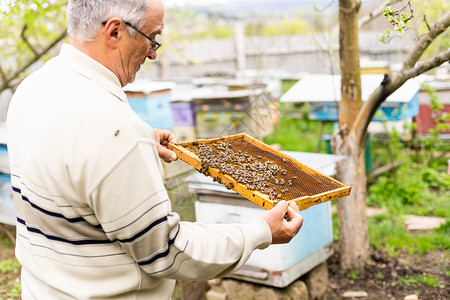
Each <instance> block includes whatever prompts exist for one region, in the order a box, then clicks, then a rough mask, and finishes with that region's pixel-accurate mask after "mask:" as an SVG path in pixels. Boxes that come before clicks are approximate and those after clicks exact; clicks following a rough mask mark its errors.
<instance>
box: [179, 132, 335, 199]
mask: <svg viewBox="0 0 450 300" xmlns="http://www.w3.org/2000/svg"><path fill="white" fill-rule="evenodd" d="M186 148H187V149H188V150H190V151H192V152H193V153H195V154H196V155H197V156H198V157H199V158H200V160H201V169H200V172H202V173H205V174H206V173H207V172H208V167H211V168H216V169H217V170H218V171H219V172H220V173H221V174H227V175H229V176H231V177H232V178H233V179H234V180H235V181H236V182H238V183H241V184H242V185H244V186H245V187H246V188H247V189H249V190H253V191H259V192H261V193H263V194H266V195H268V197H269V199H270V200H275V201H278V200H281V199H282V200H293V199H297V198H300V197H304V196H312V195H316V194H321V193H324V192H328V191H332V190H334V189H337V188H340V187H341V185H340V184H339V183H337V182H335V181H332V180H330V179H329V178H327V177H325V176H322V175H320V174H310V173H307V172H304V171H303V170H302V169H301V168H299V167H298V166H297V165H295V164H294V163H292V162H291V161H290V160H287V159H285V158H283V157H281V156H278V155H276V154H275V153H272V152H269V151H265V150H263V149H261V148H258V147H257V146H255V145H253V144H251V143H249V142H246V141H242V140H233V141H225V142H215V143H202V144H199V143H193V144H191V145H189V146H187V147H186ZM206 175H209V174H206ZM213 179H214V180H215V181H218V182H220V181H221V178H220V177H219V176H216V177H214V178H213Z"/></svg>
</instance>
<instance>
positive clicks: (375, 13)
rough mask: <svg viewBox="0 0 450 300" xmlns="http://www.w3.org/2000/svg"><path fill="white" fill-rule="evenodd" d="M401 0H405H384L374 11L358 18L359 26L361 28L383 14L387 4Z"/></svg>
mask: <svg viewBox="0 0 450 300" xmlns="http://www.w3.org/2000/svg"><path fill="white" fill-rule="evenodd" d="M401 1H403V0H386V1H384V2H383V3H381V4H380V6H378V7H377V8H375V9H374V10H373V11H372V12H370V13H369V14H367V15H365V16H363V17H361V18H359V20H358V28H360V29H361V28H362V27H364V26H365V25H366V24H368V23H370V22H372V20H373V19H375V18H377V17H379V16H381V14H382V13H383V9H385V8H386V6H388V5H392V4H394V3H397V2H401Z"/></svg>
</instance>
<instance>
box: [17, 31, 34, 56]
mask: <svg viewBox="0 0 450 300" xmlns="http://www.w3.org/2000/svg"><path fill="white" fill-rule="evenodd" d="M27 29H28V25H27V24H25V25H23V28H22V32H21V33H20V36H21V37H22V41H24V42H25V43H26V44H27V45H28V48H30V50H31V51H33V53H34V55H38V53H37V51H36V50H34V47H33V46H32V45H31V44H30V42H29V41H28V39H27V37H26V36H25V31H27Z"/></svg>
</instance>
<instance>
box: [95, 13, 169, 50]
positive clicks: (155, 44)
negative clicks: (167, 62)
mask: <svg viewBox="0 0 450 300" xmlns="http://www.w3.org/2000/svg"><path fill="white" fill-rule="evenodd" d="M124 23H125V25H128V26H130V27H131V28H133V29H134V30H136V31H137V32H138V33H140V34H141V35H142V36H143V37H145V38H146V39H148V40H149V41H150V42H151V45H152V46H151V48H150V53H153V52H155V51H156V50H158V49H159V47H161V46H162V42H158V41H157V40H155V39H154V38H151V37H149V36H148V35H146V34H145V33H143V32H142V31H140V30H139V29H138V28H137V27H136V26H134V25H132V24H131V23H130V22H124ZM105 24H106V21H104V22H102V25H105Z"/></svg>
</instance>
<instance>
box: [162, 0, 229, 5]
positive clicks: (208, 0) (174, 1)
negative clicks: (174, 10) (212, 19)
mask: <svg viewBox="0 0 450 300" xmlns="http://www.w3.org/2000/svg"><path fill="white" fill-rule="evenodd" d="M231 1H236V0H164V6H166V7H171V6H175V5H179V6H181V5H186V4H190V5H204V4H213V3H224V2H231Z"/></svg>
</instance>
